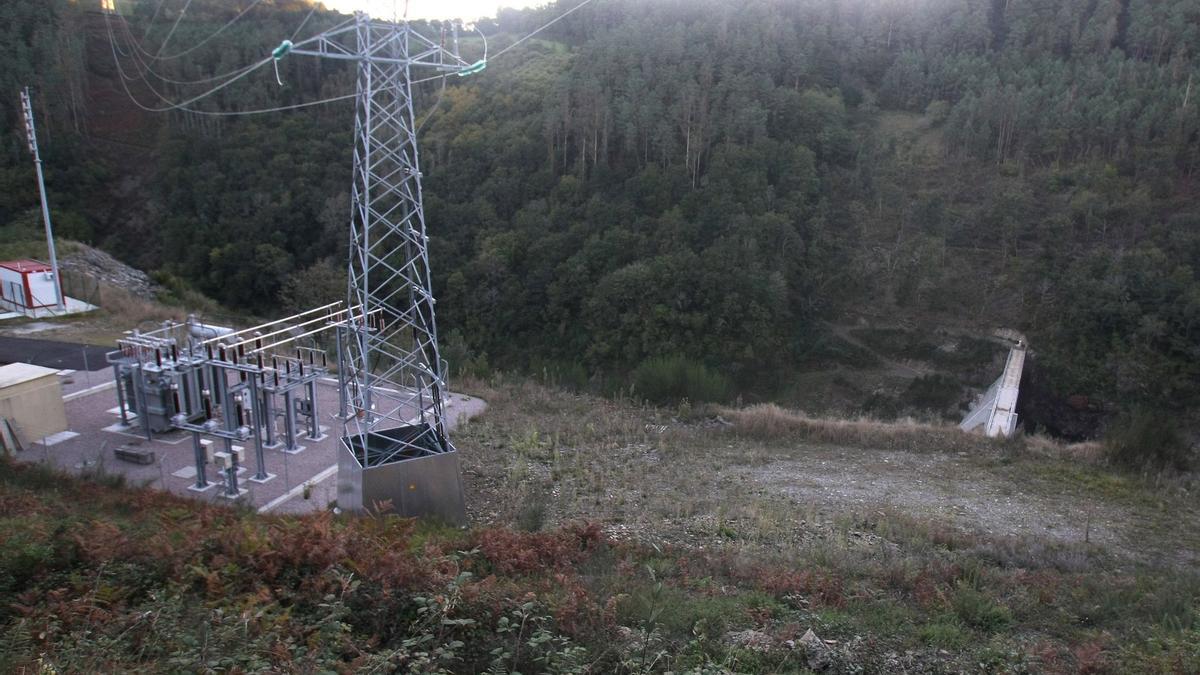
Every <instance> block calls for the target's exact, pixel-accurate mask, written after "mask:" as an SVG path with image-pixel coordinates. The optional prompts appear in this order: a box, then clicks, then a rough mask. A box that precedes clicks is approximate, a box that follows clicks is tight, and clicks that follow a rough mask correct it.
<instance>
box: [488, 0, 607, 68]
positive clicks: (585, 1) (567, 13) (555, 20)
mask: <svg viewBox="0 0 1200 675" xmlns="http://www.w3.org/2000/svg"><path fill="white" fill-rule="evenodd" d="M590 2H592V0H583V2H581V3H579V4H578V5H575V6H574V7H572V8H571V9H568V10H567V11H565V12H563V13H562V14H559V15H558V16H557V17H555V18H553V19H551V20H550V21H549V22H547V23H546V24H545V25H543V26H542V27H541V28H538V29H537V30H535V31H533V32H532V33H530V34H529V35H526V36H525V37H523V38H521V39H520V40H517V41H516V42H514V43H512V44H511V45H509V46H507V47H505V48H504V49H501V50H500V51H498V52H496V55H495V56H493V57H492V58H493V59H498V58H500V57H501V56H503V55H504V52H507V51H508V50H510V49H512V48H514V47H516V46H517V45H519V44H521V43H522V42H525V41H526V40H528V39H530V38H532V37H533V36H534V35H537V34H538V33H540V32H542V31H544V30H546V29H547V28H549V27H550V26H553V25H554V24H556V23H558V22H559V21H562V20H563V19H565V18H567V17H568V16H570V15H571V14H573V13H575V12H576V11H578V10H579V9H580V8H582V7H583V6H584V5H586V4H588V3H590Z"/></svg>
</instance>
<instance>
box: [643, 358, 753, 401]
mask: <svg viewBox="0 0 1200 675" xmlns="http://www.w3.org/2000/svg"><path fill="white" fill-rule="evenodd" d="M630 379H631V381H632V392H633V394H634V395H635V396H637V397H640V398H644V399H646V400H649V401H654V402H656V403H677V402H679V401H682V400H689V401H695V402H697V403H701V402H720V401H723V400H725V398H726V396H728V394H729V383H728V381H727V380H726V379H725V378H724V377H723V376H722V375H721V374H720V373H717V372H715V371H712V370H710V369H709V368H707V367H706V366H704V365H703V364H700V363H695V362H693V361H689V360H688V359H686V358H684V357H682V356H667V357H655V358H651V359H646V360H645V361H643V362H642V363H641V364H639V365H638V367H637V368H635V369H634V370H633V373H632V375H631V376H630Z"/></svg>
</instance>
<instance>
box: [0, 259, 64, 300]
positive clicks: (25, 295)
mask: <svg viewBox="0 0 1200 675" xmlns="http://www.w3.org/2000/svg"><path fill="white" fill-rule="evenodd" d="M56 283H57V284H59V285H58V289H57V290H60V291H61V289H62V284H61V282H59V281H58V280H57V279H55V278H54V271H53V270H52V269H51V267H50V266H49V265H47V264H46V263H44V262H39V261H37V260H29V259H26V260H9V261H7V262H0V305H3V309H8V310H24V309H38V308H40V307H54V306H56V305H58V293H56V292H55V290H56V289H55V284H56Z"/></svg>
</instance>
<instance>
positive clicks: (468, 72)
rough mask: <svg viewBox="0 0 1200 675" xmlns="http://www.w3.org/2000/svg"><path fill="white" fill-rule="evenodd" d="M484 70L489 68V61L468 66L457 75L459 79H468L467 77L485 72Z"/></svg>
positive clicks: (480, 61) (481, 60)
mask: <svg viewBox="0 0 1200 675" xmlns="http://www.w3.org/2000/svg"><path fill="white" fill-rule="evenodd" d="M484 68H487V60H485V59H480V60H478V61H476V62H475V63H472V64H471V65H469V66H467V67H466V68H463V69H462V70H460V71H458V73H457V75H458V76H459V77H466V76H467V75H474V74H475V73H478V72H479V71H481V70H483V69H484Z"/></svg>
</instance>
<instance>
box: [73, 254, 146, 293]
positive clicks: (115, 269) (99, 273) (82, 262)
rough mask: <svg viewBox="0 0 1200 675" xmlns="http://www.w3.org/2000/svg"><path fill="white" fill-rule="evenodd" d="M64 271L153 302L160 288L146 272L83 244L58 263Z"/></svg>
mask: <svg viewBox="0 0 1200 675" xmlns="http://www.w3.org/2000/svg"><path fill="white" fill-rule="evenodd" d="M58 266H59V268H60V269H62V270H63V271H64V272H66V273H68V274H72V275H75V276H78V277H83V278H85V279H89V280H95V281H100V282H102V283H104V284H107V285H109V286H116V287H117V288H121V289H123V290H125V291H128V292H129V293H132V294H133V295H136V296H137V297H139V298H145V299H146V300H153V299H154V296H155V294H156V293H157V292H158V290H159V286H158V285H157V284H155V283H154V282H153V281H151V280H150V277H149V276H148V275H147V274H146V273H145V272H143V271H141V270H139V269H135V268H133V267H130V266H129V265H126V264H125V263H123V262H121V261H120V260H117V259H116V258H114V257H112V256H111V255H109V254H107V253H105V252H104V251H101V250H98V249H94V248H91V247H90V246H82V245H80V246H79V248H78V250H74V251H71V252H70V253H67V254H65V255H63V256H61V257H60V258H59V260H58Z"/></svg>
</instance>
